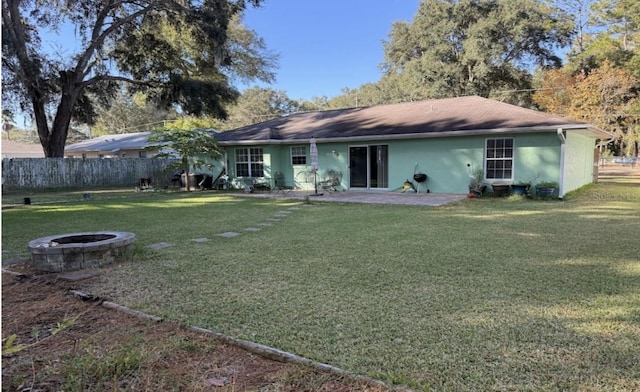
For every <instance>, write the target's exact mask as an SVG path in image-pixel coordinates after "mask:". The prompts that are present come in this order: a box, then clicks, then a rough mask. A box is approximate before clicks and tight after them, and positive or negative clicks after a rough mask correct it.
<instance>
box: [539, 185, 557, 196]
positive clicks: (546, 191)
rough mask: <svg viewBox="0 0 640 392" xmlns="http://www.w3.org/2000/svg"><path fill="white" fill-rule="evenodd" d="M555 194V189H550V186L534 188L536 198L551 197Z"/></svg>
mask: <svg viewBox="0 0 640 392" xmlns="http://www.w3.org/2000/svg"><path fill="white" fill-rule="evenodd" d="M555 192H556V188H555V187H550V186H540V187H538V186H537V187H536V196H538V197H551V196H553V194H554V193H555Z"/></svg>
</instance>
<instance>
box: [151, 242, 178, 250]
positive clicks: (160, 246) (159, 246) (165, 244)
mask: <svg viewBox="0 0 640 392" xmlns="http://www.w3.org/2000/svg"><path fill="white" fill-rule="evenodd" d="M170 246H172V245H171V244H170V243H168V242H157V243H155V244H151V245H149V246H147V248H149V249H164V248H168V247H170Z"/></svg>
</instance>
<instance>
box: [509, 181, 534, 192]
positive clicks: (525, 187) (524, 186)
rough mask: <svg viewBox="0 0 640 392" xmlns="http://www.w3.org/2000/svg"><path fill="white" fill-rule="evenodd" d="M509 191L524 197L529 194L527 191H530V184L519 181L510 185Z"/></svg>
mask: <svg viewBox="0 0 640 392" xmlns="http://www.w3.org/2000/svg"><path fill="white" fill-rule="evenodd" d="M511 189H512V190H513V193H514V194H516V195H520V196H526V195H528V194H529V190H530V189H531V183H530V182H525V181H520V182H517V183H515V184H512V185H511Z"/></svg>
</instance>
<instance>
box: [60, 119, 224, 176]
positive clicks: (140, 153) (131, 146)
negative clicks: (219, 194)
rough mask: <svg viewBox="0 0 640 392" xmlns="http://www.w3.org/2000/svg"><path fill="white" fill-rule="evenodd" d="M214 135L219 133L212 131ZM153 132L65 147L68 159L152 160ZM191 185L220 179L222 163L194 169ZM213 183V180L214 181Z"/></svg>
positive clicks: (103, 137) (104, 138)
mask: <svg viewBox="0 0 640 392" xmlns="http://www.w3.org/2000/svg"><path fill="white" fill-rule="evenodd" d="M210 132H212V134H214V135H215V134H216V133H217V131H215V130H210ZM149 136H151V132H136V133H123V134H116V135H104V136H99V137H96V138H93V139H87V140H83V141H81V142H78V143H74V144H70V145H68V146H66V147H65V149H64V153H65V157H66V158H83V159H92V158H93V159H100V158H105V159H106V158H111V159H117V158H125V159H128V158H152V157H153V156H154V155H156V154H157V153H158V152H159V150H156V149H148V147H149V146H150V145H151V144H150V142H149ZM192 170H193V172H192V176H193V177H194V178H193V179H191V180H190V181H192V182H191V185H192V186H197V184H198V183H199V182H200V181H201V179H200V177H198V176H201V175H206V176H208V177H211V178H212V179H216V178H218V177H219V176H220V175H221V173H222V172H223V170H224V165H223V164H222V163H221V162H215V163H214V166H213V167H202V168H199V169H197V170H194V169H192ZM212 181H213V180H212Z"/></svg>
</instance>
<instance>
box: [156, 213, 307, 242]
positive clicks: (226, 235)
mask: <svg viewBox="0 0 640 392" xmlns="http://www.w3.org/2000/svg"><path fill="white" fill-rule="evenodd" d="M302 207H310V206H309V205H304V206H302ZM302 207H296V206H294V207H289V208H288V209H287V210H282V211H278V212H276V213H275V214H274V215H273V216H274V217H273V218H267V219H265V220H266V221H267V222H260V223H256V226H261V227H247V228H245V229H244V231H247V232H258V231H260V230H262V227H269V226H273V222H280V221H281V220H282V218H286V217H287V216H289V215H290V214H291V213H292V212H293V211H298V210H301V209H302ZM239 235H241V233H238V232H235V231H226V232H224V233H220V234H216V236H218V237H224V238H233V237H237V236H239ZM191 241H193V242H196V243H204V242H207V241H209V238H206V237H202V238H194V239H192V240H191ZM170 246H172V245H171V244H170V243H168V242H158V243H156V244H151V245H149V246H147V248H149V249H163V248H168V247H170Z"/></svg>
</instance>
